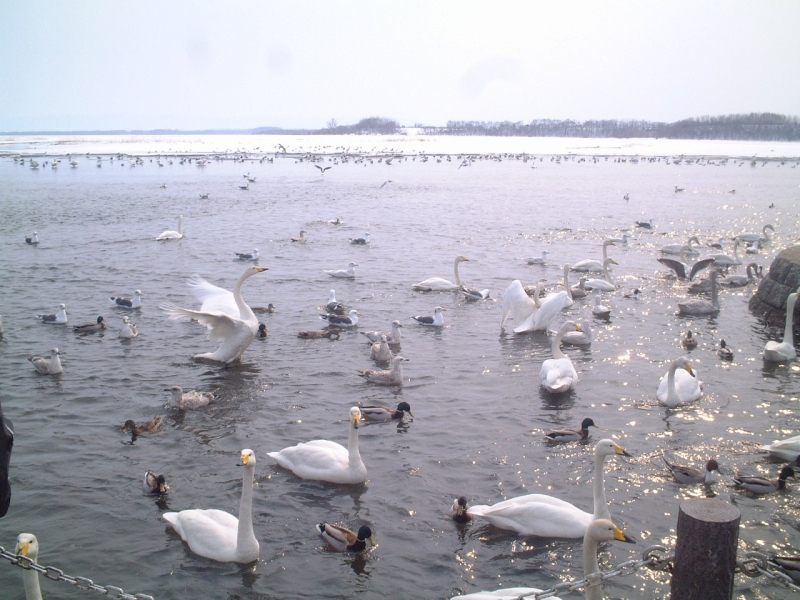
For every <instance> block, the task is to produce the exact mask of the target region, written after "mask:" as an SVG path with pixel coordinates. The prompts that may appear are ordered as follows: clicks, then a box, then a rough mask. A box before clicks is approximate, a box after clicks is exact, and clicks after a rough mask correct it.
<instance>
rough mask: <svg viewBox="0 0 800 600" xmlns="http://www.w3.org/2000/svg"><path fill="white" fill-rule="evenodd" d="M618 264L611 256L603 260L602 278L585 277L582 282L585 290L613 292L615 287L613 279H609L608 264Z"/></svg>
mask: <svg viewBox="0 0 800 600" xmlns="http://www.w3.org/2000/svg"><path fill="white" fill-rule="evenodd" d="M617 264H619V263H618V262H617V261H615V260H614V259H613V258H607V259H605V260H604V261H603V279H587V280H586V283H584V284H583V287H585V288H586V289H587V290H600V291H601V292H613V291H614V290H615V289H617V286H616V285H615V284H614V280H613V279H611V274H610V273H609V272H608V266H609V265H617Z"/></svg>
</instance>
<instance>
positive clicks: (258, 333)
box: [256, 323, 267, 339]
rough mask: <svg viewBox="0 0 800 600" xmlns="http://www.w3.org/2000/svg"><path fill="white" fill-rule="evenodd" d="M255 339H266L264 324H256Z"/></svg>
mask: <svg viewBox="0 0 800 600" xmlns="http://www.w3.org/2000/svg"><path fill="white" fill-rule="evenodd" d="M256 337H257V338H262V339H263V338H265V337H267V326H266V325H264V323H259V324H258V331H256Z"/></svg>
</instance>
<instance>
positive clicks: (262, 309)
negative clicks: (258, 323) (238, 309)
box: [250, 302, 275, 315]
mask: <svg viewBox="0 0 800 600" xmlns="http://www.w3.org/2000/svg"><path fill="white" fill-rule="evenodd" d="M250 309H251V310H252V311H253V312H254V313H256V314H259V315H261V314H272V313H274V312H275V306H273V304H272V302H270V303H269V304H267V305H266V306H251V307H250Z"/></svg>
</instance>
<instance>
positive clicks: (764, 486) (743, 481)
mask: <svg viewBox="0 0 800 600" xmlns="http://www.w3.org/2000/svg"><path fill="white" fill-rule="evenodd" d="M789 477H791V478H793V479H797V476H796V475H795V474H794V467H792V466H791V465H786V466H785V467H783V468H782V469H781V472H780V475H778V478H777V479H768V478H767V477H761V476H758V475H755V476H742V475H737V476H736V477H734V478H733V482H734V483H735V484H736V485H737V486H738V487H740V488H744V489H746V490H748V491H750V492H753V493H754V494H769V493H771V492H777V491H779V490H782V489H784V488H785V487H786V480H787V479H788V478H789Z"/></svg>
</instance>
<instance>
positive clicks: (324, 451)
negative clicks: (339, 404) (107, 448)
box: [267, 406, 367, 484]
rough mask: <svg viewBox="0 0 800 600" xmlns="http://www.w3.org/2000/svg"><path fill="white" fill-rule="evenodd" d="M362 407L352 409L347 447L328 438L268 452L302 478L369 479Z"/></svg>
mask: <svg viewBox="0 0 800 600" xmlns="http://www.w3.org/2000/svg"><path fill="white" fill-rule="evenodd" d="M360 422H361V410H360V409H359V408H358V407H357V406H354V407H353V408H351V409H350V428H349V429H350V433H349V436H348V442H347V448H345V447H344V446H342V445H341V444H337V443H336V442H331V441H328V440H313V441H310V442H303V443H300V444H297V445H295V446H289V447H288V448H284V449H283V450H280V451H278V452H267V456H270V457H271V458H273V459H274V460H275V461H276V462H277V463H278V464H279V465H280V466H281V467H283V468H284V469H289V470H290V471H292V472H293V473H294V474H295V475H297V476H298V477H300V478H302V479H313V480H317V481H329V482H331V483H344V484H355V483H364V482H365V481H366V480H367V468H366V467H365V466H364V462H363V461H362V460H361V454H360V453H359V451H358V428H359V423H360Z"/></svg>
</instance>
